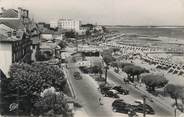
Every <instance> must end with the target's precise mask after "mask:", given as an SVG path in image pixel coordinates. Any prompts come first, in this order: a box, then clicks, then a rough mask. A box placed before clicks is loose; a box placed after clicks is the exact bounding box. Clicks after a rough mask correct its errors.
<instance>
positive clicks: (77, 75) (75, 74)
mask: <svg viewBox="0 0 184 117" xmlns="http://www.w3.org/2000/svg"><path fill="white" fill-rule="evenodd" d="M73 77H74V78H75V79H77V80H80V79H82V76H81V74H80V73H79V72H74V73H73Z"/></svg>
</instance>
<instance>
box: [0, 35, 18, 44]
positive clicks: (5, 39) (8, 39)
mask: <svg viewBox="0 0 184 117" xmlns="http://www.w3.org/2000/svg"><path fill="white" fill-rule="evenodd" d="M19 40H21V38H16V37H8V36H5V35H1V34H0V42H15V41H19Z"/></svg>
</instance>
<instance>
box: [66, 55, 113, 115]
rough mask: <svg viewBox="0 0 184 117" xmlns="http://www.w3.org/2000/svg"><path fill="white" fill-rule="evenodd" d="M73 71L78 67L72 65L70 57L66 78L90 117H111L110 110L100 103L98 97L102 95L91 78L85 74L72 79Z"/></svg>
mask: <svg viewBox="0 0 184 117" xmlns="http://www.w3.org/2000/svg"><path fill="white" fill-rule="evenodd" d="M75 71H78V69H76V68H75V67H74V64H73V63H71V59H70V60H69V64H68V70H67V73H68V80H69V81H70V83H71V85H72V87H73V89H74V92H75V94H76V99H77V100H78V101H79V102H80V103H81V104H82V105H83V108H84V110H85V111H86V112H87V114H88V115H89V116H91V117H111V116H112V115H111V112H109V110H107V109H106V108H105V107H103V106H102V105H100V103H99V101H98V99H99V98H100V97H102V95H101V94H100V92H99V91H98V90H97V88H96V87H95V86H94V85H93V84H92V83H91V80H90V79H89V78H88V77H86V76H83V79H81V80H76V79H74V78H73V73H74V72H75Z"/></svg>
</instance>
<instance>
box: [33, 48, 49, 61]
mask: <svg viewBox="0 0 184 117" xmlns="http://www.w3.org/2000/svg"><path fill="white" fill-rule="evenodd" d="M51 57H52V52H50V51H45V52H41V51H40V50H39V49H38V50H37V51H36V54H35V58H36V60H37V61H48V60H50V59H51Z"/></svg>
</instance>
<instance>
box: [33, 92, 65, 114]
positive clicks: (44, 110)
mask: <svg viewBox="0 0 184 117" xmlns="http://www.w3.org/2000/svg"><path fill="white" fill-rule="evenodd" d="M34 107H35V108H36V109H35V111H34V114H35V115H44V116H54V115H55V114H57V115H58V114H60V115H61V114H62V115H65V116H66V115H67V112H68V105H67V98H66V97H65V96H64V94H63V93H59V92H51V91H47V92H46V93H45V94H44V96H43V97H41V98H40V99H39V100H37V101H36V103H35V104H34Z"/></svg>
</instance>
